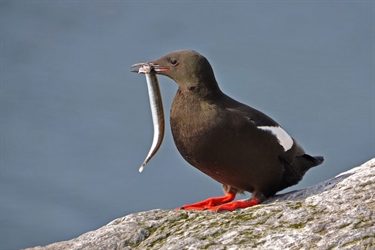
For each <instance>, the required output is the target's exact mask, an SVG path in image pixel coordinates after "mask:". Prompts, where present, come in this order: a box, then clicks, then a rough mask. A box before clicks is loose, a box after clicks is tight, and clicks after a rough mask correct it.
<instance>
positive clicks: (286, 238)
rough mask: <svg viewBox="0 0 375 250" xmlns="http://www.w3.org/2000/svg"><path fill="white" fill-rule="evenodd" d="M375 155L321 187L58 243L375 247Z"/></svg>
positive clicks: (114, 226) (151, 217)
mask: <svg viewBox="0 0 375 250" xmlns="http://www.w3.org/2000/svg"><path fill="white" fill-rule="evenodd" d="M374 190H375V158H374V159H371V160H369V161H368V162H366V163H364V164H363V165H361V166H359V167H356V168H353V169H351V170H349V171H347V172H344V173H342V174H340V175H338V176H336V177H335V178H333V179H330V180H327V181H324V182H322V183H319V184H317V185H315V186H312V187H309V188H306V189H302V190H298V191H293V192H290V193H287V194H281V195H276V196H274V197H271V198H270V199H268V200H267V201H266V202H265V203H263V204H261V205H258V206H254V207H250V208H246V209H242V210H237V211H234V212H224V213H212V212H205V211H174V210H158V209H156V210H151V211H146V212H139V213H134V214H130V215H127V216H125V217H122V218H119V219H116V220H114V221H112V222H110V223H109V224H107V225H106V226H103V227H101V228H99V229H97V230H95V231H91V232H88V233H85V234H83V235H81V236H79V237H77V238H75V239H72V240H69V241H64V242H57V243H53V244H50V245H47V246H44V247H34V248H28V249H29V250H50V249H51V250H52V249H53V250H59V249H61V250H62V249H64V250H65V249H74V250H78V249H249V248H257V249H374V248H375V192H374Z"/></svg>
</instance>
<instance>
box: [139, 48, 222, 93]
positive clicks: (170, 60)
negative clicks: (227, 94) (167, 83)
mask: <svg viewBox="0 0 375 250" xmlns="http://www.w3.org/2000/svg"><path fill="white" fill-rule="evenodd" d="M144 64H148V65H150V66H152V68H153V70H154V71H155V72H156V73H157V74H159V75H165V76H168V77H169V78H171V79H172V80H174V81H175V82H176V83H177V84H178V85H179V87H180V89H195V88H203V89H205V88H208V89H216V88H218V86H217V83H216V80H215V76H214V72H213V70H212V67H211V65H210V63H209V62H208V60H207V59H206V58H205V57H204V56H202V55H201V54H199V53H198V52H196V51H193V50H178V51H174V52H171V53H169V54H167V55H165V56H163V57H161V58H159V59H157V60H154V61H151V62H148V63H140V64H135V65H133V66H141V65H144Z"/></svg>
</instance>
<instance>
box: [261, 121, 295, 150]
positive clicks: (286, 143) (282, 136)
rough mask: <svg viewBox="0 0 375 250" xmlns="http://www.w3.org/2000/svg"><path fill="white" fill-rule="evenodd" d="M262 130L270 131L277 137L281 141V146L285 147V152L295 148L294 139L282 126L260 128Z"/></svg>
mask: <svg viewBox="0 0 375 250" xmlns="http://www.w3.org/2000/svg"><path fill="white" fill-rule="evenodd" d="M258 128H259V129H261V130H266V131H270V132H271V133H272V134H273V135H274V136H276V138H277V140H278V141H279V143H280V145H281V146H283V148H284V151H288V150H289V149H291V148H292V146H293V139H292V137H290V136H289V135H288V133H287V132H285V130H284V129H282V128H281V127H280V126H277V127H272V126H259V127H258Z"/></svg>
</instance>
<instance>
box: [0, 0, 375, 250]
mask: <svg viewBox="0 0 375 250" xmlns="http://www.w3.org/2000/svg"><path fill="white" fill-rule="evenodd" d="M373 10H374V2H371V1H368V2H366V1H362V2H355V1H353V2H349V1H346V2H344V3H339V2H328V3H327V2H325V3H322V2H316V1H300V2H296V1H291V2H290V1H286V2H282V3H280V2H249V3H244V2H230V3H229V2H220V3H215V2H212V1H208V2H199V3H198V2H194V3H191V2H190V3H189V2H176V1H175V2H168V1H163V2H158V3H151V2H139V3H130V2H125V1H111V2H104V1H103V2H101V1H95V2H94V1H92V2H90V1H79V2H78V1H77V2H73V1H68V2H63V1H59V2H52V1H50V2H48V1H29V2H26V1H1V78H0V80H1V190H0V192H1V197H0V198H1V203H0V206H1V213H0V216H1V223H0V224H1V249H18V248H23V247H31V246H35V245H45V244H48V243H52V242H55V241H61V240H68V239H70V238H73V237H76V236H78V235H80V234H82V233H84V232H86V231H88V230H94V229H96V228H98V227H100V226H102V225H104V224H106V223H108V222H109V221H111V220H112V219H115V218H117V217H120V216H124V215H127V214H129V213H133V212H138V211H144V210H150V209H154V208H163V209H173V208H175V207H179V206H181V205H182V204H185V203H191V202H195V201H198V200H201V199H204V198H207V197H209V196H214V195H221V194H222V191H221V186H220V184H218V183H216V182H215V181H213V180H211V179H210V178H209V177H207V176H205V175H204V174H201V173H200V172H198V171H197V170H195V169H194V168H192V167H190V166H189V165H188V164H187V163H186V162H185V161H184V160H183V159H182V158H181V157H180V155H179V154H178V152H177V150H176V148H175V146H174V143H173V140H172V138H171V133H170V128H169V126H167V128H166V137H165V139H164V143H163V145H162V147H161V149H160V151H159V152H158V154H157V155H156V156H155V158H154V159H153V160H152V161H151V162H150V163H149V165H148V166H146V169H145V171H144V172H143V173H142V174H140V173H139V172H138V167H139V165H140V164H141V163H142V161H143V160H144V157H145V156H146V154H147V152H148V150H149V147H150V145H151V140H152V124H151V115H150V110H149V104H148V96H147V90H146V84H145V79H144V76H142V75H137V74H133V73H130V71H129V66H130V65H131V64H133V63H136V62H142V61H147V60H152V59H155V58H158V57H160V56H162V55H164V54H165V53H167V52H170V51H174V50H177V49H185V48H188V49H194V50H197V51H199V52H200V53H202V54H204V55H205V56H206V57H207V58H208V59H209V60H210V62H211V64H212V66H213V68H214V70H215V73H216V77H217V79H218V81H219V84H220V86H221V87H222V89H223V91H224V92H226V93H227V94H228V95H230V96H232V97H233V98H235V99H237V100H239V101H242V102H244V103H247V104H249V105H251V106H253V107H255V108H258V109H260V110H262V111H263V112H265V113H267V114H268V115H270V116H271V117H273V118H274V119H275V120H276V121H278V122H279V123H280V124H281V125H282V126H283V127H284V129H285V130H286V131H288V132H289V133H290V134H291V135H292V136H293V137H294V138H296V139H297V140H298V141H299V142H300V144H302V145H303V146H304V148H305V149H306V151H307V152H309V153H311V154H313V155H314V154H316V155H324V156H325V158H326V161H325V163H324V165H322V166H320V167H318V168H316V169H313V170H311V171H309V172H308V174H307V175H306V177H305V178H304V180H303V181H302V182H301V183H300V184H299V185H297V186H295V187H293V188H292V189H298V188H303V187H307V186H309V185H313V184H315V183H318V182H320V181H323V180H326V179H328V178H331V177H333V176H335V175H336V174H338V173H340V172H342V171H344V170H347V169H349V168H351V167H354V166H356V165H358V164H361V163H363V162H365V161H367V160H369V159H370V158H372V157H374V155H375V153H374V152H375V145H374V142H375V135H374V131H375V110H374V109H375V103H374V100H375V98H374V97H375V89H374V88H375V81H374V75H375V73H374V68H375V67H374V66H375V65H374V55H375V50H374V45H373V44H374V42H375V39H374V32H373V31H374V12H373ZM159 82H160V84H161V90H162V94H163V98H164V99H163V101H164V105H165V110H166V113H167V119H169V117H168V111H169V108H170V104H171V101H172V98H173V96H174V93H175V91H176V90H177V87H176V84H175V83H173V82H172V81H171V80H169V79H167V78H162V77H159ZM288 190H290V189H288ZM242 198H243V197H242Z"/></svg>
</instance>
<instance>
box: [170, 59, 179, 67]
mask: <svg viewBox="0 0 375 250" xmlns="http://www.w3.org/2000/svg"><path fill="white" fill-rule="evenodd" d="M169 62H170V63H171V64H172V65H173V66H176V65H177V64H178V62H177V60H176V59H171V60H170V61H169Z"/></svg>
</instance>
